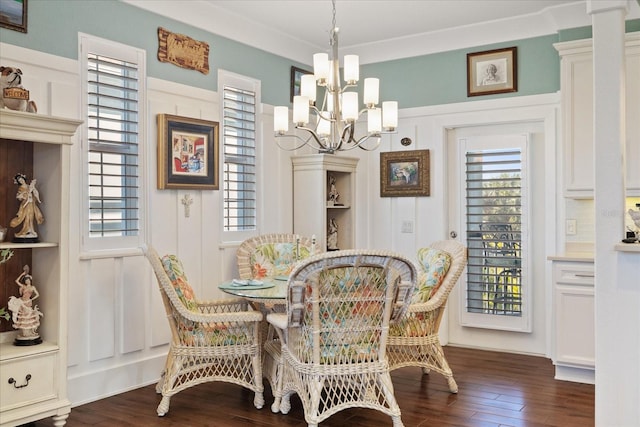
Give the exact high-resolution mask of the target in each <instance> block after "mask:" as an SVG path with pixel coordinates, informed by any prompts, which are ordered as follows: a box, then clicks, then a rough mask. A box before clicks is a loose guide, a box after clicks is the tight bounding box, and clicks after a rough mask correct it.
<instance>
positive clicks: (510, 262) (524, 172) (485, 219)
mask: <svg viewBox="0 0 640 427" xmlns="http://www.w3.org/2000/svg"><path fill="white" fill-rule="evenodd" d="M457 144H458V150H457V154H456V156H457V159H456V162H457V168H456V169H457V175H458V177H457V179H456V182H457V188H456V194H457V195H458V198H457V206H456V211H457V217H458V225H457V228H458V230H457V231H456V232H457V233H458V234H459V238H460V239H461V240H462V241H463V242H464V243H465V244H466V246H467V248H468V264H467V270H466V274H465V276H464V277H463V278H462V280H461V282H460V284H459V285H461V286H460V289H459V292H458V294H459V296H460V298H459V299H460V308H459V310H460V311H459V312H460V322H461V324H462V325H463V326H467V327H478V328H488V329H499V330H511V331H522V332H528V331H530V325H531V322H530V316H531V310H530V303H531V283H530V281H528V280H527V278H528V277H529V272H528V266H529V263H528V261H527V258H528V254H529V250H528V249H529V248H528V239H527V235H528V233H527V230H528V229H529V227H528V220H529V214H528V211H529V209H528V203H529V199H530V196H529V183H528V176H529V167H528V157H529V156H528V153H527V147H528V137H527V135H491V136H474V137H466V138H460V139H458V140H457Z"/></svg>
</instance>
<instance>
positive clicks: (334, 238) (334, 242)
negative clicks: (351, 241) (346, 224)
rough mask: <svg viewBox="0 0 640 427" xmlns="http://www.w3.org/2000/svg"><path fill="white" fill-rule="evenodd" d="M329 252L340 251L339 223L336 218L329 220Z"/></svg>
mask: <svg viewBox="0 0 640 427" xmlns="http://www.w3.org/2000/svg"><path fill="white" fill-rule="evenodd" d="M327 250H328V251H337V250H338V223H337V222H336V219H335V218H331V219H330V220H329V227H328V233H327Z"/></svg>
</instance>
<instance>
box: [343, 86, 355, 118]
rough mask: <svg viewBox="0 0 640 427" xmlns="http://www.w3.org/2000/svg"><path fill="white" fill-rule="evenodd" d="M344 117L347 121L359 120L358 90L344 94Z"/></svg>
mask: <svg viewBox="0 0 640 427" xmlns="http://www.w3.org/2000/svg"><path fill="white" fill-rule="evenodd" d="M342 118H343V119H344V121H346V122H347V123H353V122H355V121H356V120H358V92H345V93H343V94H342Z"/></svg>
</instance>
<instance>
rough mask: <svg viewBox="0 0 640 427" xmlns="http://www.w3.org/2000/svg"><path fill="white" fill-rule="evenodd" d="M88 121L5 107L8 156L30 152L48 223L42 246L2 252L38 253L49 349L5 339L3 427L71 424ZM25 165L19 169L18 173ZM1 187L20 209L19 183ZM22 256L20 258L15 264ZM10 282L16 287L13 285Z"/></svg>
mask: <svg viewBox="0 0 640 427" xmlns="http://www.w3.org/2000/svg"><path fill="white" fill-rule="evenodd" d="M81 123H82V122H81V121H76V120H68V119H63V118H58V117H51V116H45V115H40V114H31V113H23V112H18V111H12V110H4V109H3V110H0V143H1V144H3V145H0V147H1V148H2V150H3V151H2V155H3V156H4V155H5V154H6V153H10V152H11V151H12V150H23V151H24V152H26V153H29V155H28V156H26V157H25V158H24V159H22V161H23V162H29V163H31V162H32V165H29V168H31V166H32V168H33V171H34V175H35V178H37V180H38V184H37V187H38V190H39V192H40V197H41V199H42V205H41V209H42V211H43V214H44V216H45V222H44V223H43V224H41V225H39V226H38V234H39V239H40V242H39V243H33V244H17V243H11V242H10V241H5V242H2V243H0V248H1V249H7V248H10V249H11V250H13V251H14V253H20V252H21V251H30V253H29V256H30V259H31V264H32V265H31V266H30V267H31V274H32V275H33V284H34V286H35V287H36V289H38V292H39V293H40V297H39V298H38V299H37V300H36V301H35V302H34V304H37V305H38V307H39V308H40V311H41V312H42V313H43V314H44V317H42V318H41V321H40V327H39V329H38V333H39V334H40V337H41V338H42V340H43V342H42V343H41V344H38V345H32V346H15V345H13V340H14V338H15V335H16V332H15V331H13V330H12V331H7V332H3V333H2V334H0V425H1V426H3V427H5V426H16V425H22V424H27V423H31V422H34V421H36V420H40V419H44V418H48V417H53V425H55V426H63V425H64V424H65V423H66V420H67V418H68V416H69V413H70V411H71V403H70V402H69V399H68V398H67V300H68V297H67V289H68V284H67V282H68V268H69V267H68V265H69V262H68V256H69V248H68V241H69V188H70V177H69V169H70V146H71V144H72V142H73V135H74V134H75V132H76V129H77V128H78V126H79V125H80V124H81ZM18 144H21V146H19V145H18ZM6 155H7V156H10V154H6ZM18 163H19V162H18ZM25 165H26V163H23V164H15V165H14V164H12V165H11V166H15V167H16V168H18V167H25ZM16 172H18V171H16ZM7 175H11V177H12V176H13V170H11V172H10V173H9V171H7ZM27 178H28V179H31V178H32V177H29V176H28V177H27ZM0 186H4V188H2V190H3V192H2V193H3V194H5V195H6V196H7V197H8V198H9V200H3V201H2V203H5V204H6V205H7V206H13V203H14V202H15V199H14V198H15V194H16V188H17V186H16V185H14V184H13V180H9V182H1V183H0ZM16 206H17V205H16ZM4 220H6V218H4V219H3V221H4ZM4 225H5V226H7V225H8V224H4ZM18 258H20V257H19V256H16V258H14V259H10V260H9V261H8V263H11V262H14V261H15V260H16V259H18ZM8 263H7V264H5V265H8ZM3 271H4V270H3ZM5 276H7V275H6V274H3V275H2V280H3V281H8V282H11V283H13V282H14V281H15V279H16V277H5ZM2 285H3V286H10V285H8V284H7V283H2ZM15 288H16V289H17V286H15ZM7 289H13V288H10V287H9V288H7ZM4 303H6V301H5V302H4ZM3 305H4V304H3ZM3 322H4V320H3Z"/></svg>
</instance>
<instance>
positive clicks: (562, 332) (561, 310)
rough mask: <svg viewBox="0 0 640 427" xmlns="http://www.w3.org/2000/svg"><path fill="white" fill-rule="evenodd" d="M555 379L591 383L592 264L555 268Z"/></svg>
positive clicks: (572, 264)
mask: <svg viewBox="0 0 640 427" xmlns="http://www.w3.org/2000/svg"><path fill="white" fill-rule="evenodd" d="M553 295H554V304H553V318H554V351H553V362H554V364H555V365H556V378H558V379H565V380H576V381H581V382H591V377H592V375H593V370H594V367H595V321H594V315H595V306H594V302H595V298H594V268H593V262H568V261H567V262H559V261H555V262H554V264H553Z"/></svg>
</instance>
